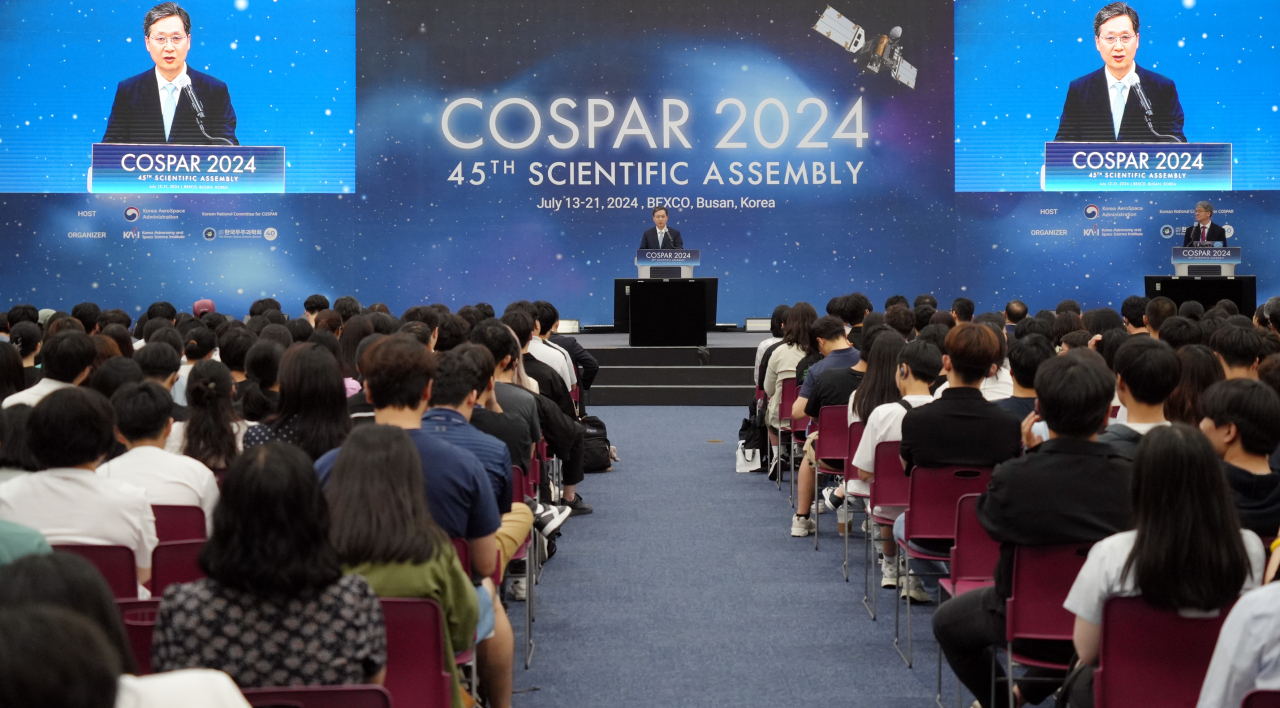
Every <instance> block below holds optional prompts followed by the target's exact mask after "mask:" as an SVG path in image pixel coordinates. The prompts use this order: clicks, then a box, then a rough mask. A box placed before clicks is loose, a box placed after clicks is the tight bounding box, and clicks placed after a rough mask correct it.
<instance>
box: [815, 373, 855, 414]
mask: <svg viewBox="0 0 1280 708" xmlns="http://www.w3.org/2000/svg"><path fill="white" fill-rule="evenodd" d="M865 376H866V373H865V372H862V371H854V370H853V369H849V368H839V369H827V370H826V371H823V372H822V373H820V374H818V378H817V379H816V380H814V382H813V391H812V392H811V393H812V394H813V395H812V396H811V397H810V398H809V402H808V403H807V404H805V407H804V414H805V415H807V416H809V417H810V418H816V417H818V412H819V411H821V410H822V409H823V407H825V406H840V407H844V406H847V405H849V397H850V396H852V395H853V392H854V391H856V390H857V389H858V386H859V385H860V384H862V379H863V377H865Z"/></svg>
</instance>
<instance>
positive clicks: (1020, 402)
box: [996, 319, 1055, 421]
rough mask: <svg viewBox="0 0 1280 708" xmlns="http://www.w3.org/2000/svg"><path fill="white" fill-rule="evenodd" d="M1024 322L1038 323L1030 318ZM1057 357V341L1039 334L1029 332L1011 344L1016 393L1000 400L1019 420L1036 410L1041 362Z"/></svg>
mask: <svg viewBox="0 0 1280 708" xmlns="http://www.w3.org/2000/svg"><path fill="white" fill-rule="evenodd" d="M1023 321H1024V322H1037V321H1038V320H1034V319H1027V320H1023ZM1054 356H1055V353H1054V351H1053V344H1052V343H1051V342H1050V341H1049V340H1048V339H1047V338H1046V337H1044V336H1042V335H1039V334H1028V335H1026V336H1024V337H1022V338H1021V339H1015V340H1014V341H1013V344H1010V345H1009V357H1008V359H1009V374H1010V376H1011V377H1012V379H1013V395H1011V396H1009V397H1008V398H1002V399H1000V400H998V401H996V405H998V406H1000V407H1001V408H1003V409H1005V410H1006V411H1009V413H1011V414H1013V417H1014V418H1017V419H1018V420H1019V421H1021V420H1023V419H1024V418H1026V417H1027V416H1028V415H1030V414H1031V413H1032V411H1034V410H1035V409H1036V387H1035V383H1036V372H1037V371H1039V369H1040V365H1041V364H1043V363H1044V362H1046V361H1048V360H1050V359H1052V358H1053V357H1054Z"/></svg>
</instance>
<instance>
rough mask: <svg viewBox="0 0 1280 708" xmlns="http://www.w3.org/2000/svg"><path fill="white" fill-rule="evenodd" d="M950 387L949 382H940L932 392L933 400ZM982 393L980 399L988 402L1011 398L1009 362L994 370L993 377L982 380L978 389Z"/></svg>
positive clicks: (940, 396)
mask: <svg viewBox="0 0 1280 708" xmlns="http://www.w3.org/2000/svg"><path fill="white" fill-rule="evenodd" d="M950 387H951V382H950V381H944V382H942V385H941V386H939V387H938V389H937V390H936V391H934V392H933V397H934V398H942V392H943V391H945V390H947V389H948V388H950ZM978 390H979V391H982V397H983V398H985V399H987V400H988V401H999V400H1001V399H1004V398H1011V397H1012V396H1013V373H1012V372H1010V371H1009V362H1008V361H1006V362H1005V363H1004V366H1001V367H1000V368H999V369H996V375H995V376H988V377H987V378H985V379H983V380H982V385H981V386H979V387H978Z"/></svg>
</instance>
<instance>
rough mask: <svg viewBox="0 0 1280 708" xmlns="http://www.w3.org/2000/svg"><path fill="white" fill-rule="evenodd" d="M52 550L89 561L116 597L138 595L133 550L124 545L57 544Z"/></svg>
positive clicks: (136, 571)
mask: <svg viewBox="0 0 1280 708" xmlns="http://www.w3.org/2000/svg"><path fill="white" fill-rule="evenodd" d="M53 550H55V551H61V552H63V553H74V554H76V555H78V556H80V557H81V558H84V559H85V560H87V561H89V562H90V563H92V564H93V565H94V567H96V568H97V569H98V572H100V573H102V577H104V578H106V579H107V586H108V587H110V588H111V594H112V595H114V596H115V597H118V598H133V597H137V596H138V567H137V563H136V562H135V561H134V559H133V550H132V549H129V548H125V547H124V546H83V545H79V544H69V545H65V546H62V545H58V546H54V547H53Z"/></svg>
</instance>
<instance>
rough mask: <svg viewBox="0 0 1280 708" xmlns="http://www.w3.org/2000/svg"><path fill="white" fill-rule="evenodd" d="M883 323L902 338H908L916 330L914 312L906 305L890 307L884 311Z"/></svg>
mask: <svg viewBox="0 0 1280 708" xmlns="http://www.w3.org/2000/svg"><path fill="white" fill-rule="evenodd" d="M884 323H885V324H886V325H888V326H889V327H890V328H891V329H893V330H894V331H895V332H897V333H898V334H899V336H901V337H902V338H903V339H908V338H910V337H911V333H912V332H914V331H915V330H916V313H914V312H912V311H911V310H909V309H907V306H906V305H903V306H902V307H891V308H889V309H888V310H886V311H885V313H884Z"/></svg>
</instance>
